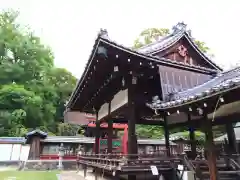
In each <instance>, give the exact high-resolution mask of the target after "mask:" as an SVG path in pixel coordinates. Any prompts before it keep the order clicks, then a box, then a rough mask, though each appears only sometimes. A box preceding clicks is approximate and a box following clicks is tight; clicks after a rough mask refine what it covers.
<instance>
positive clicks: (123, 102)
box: [66, 23, 240, 180]
mask: <svg viewBox="0 0 240 180" xmlns="http://www.w3.org/2000/svg"><path fill="white" fill-rule="evenodd" d="M239 87H240V68H235V69H233V70H230V71H227V72H223V71H222V69H221V68H220V67H219V66H217V65H216V64H215V63H213V62H212V61H211V59H210V58H209V57H208V56H207V55H205V54H204V53H203V52H202V51H201V50H200V49H199V48H198V46H197V45H196V44H195V42H194V39H193V37H192V36H191V33H190V31H189V30H188V29H187V26H186V24H184V23H178V24H177V25H175V26H174V27H173V28H172V32H171V33H170V34H169V35H167V36H166V37H162V38H160V39H159V40H157V41H156V42H154V43H151V44H148V45H146V46H144V47H141V48H140V49H137V50H133V49H130V48H127V47H124V46H123V45H120V44H118V43H116V42H115V41H113V40H111V39H110V38H109V36H108V33H107V31H106V30H101V31H100V33H99V34H98V36H97V39H96V41H95V44H94V46H93V50H92V53H91V54H90V57H89V60H88V62H87V64H86V67H85V70H84V72H83V75H82V77H81V79H80V80H79V82H78V84H77V86H76V88H75V89H74V91H73V93H72V95H71V97H70V100H69V102H68V103H67V106H66V113H68V112H74V111H75V112H76V111H78V112H86V113H92V114H95V115H96V133H95V154H94V155H91V156H89V155H82V156H81V161H80V163H81V164H82V165H83V168H84V169H86V168H87V167H92V168H94V169H95V174H96V178H97V177H98V176H99V174H100V173H101V172H108V173H110V174H112V176H113V177H114V178H116V179H118V178H119V177H120V176H122V175H128V179H129V180H134V179H141V177H139V176H137V175H139V174H141V173H145V174H148V175H149V177H150V178H152V179H154V178H155V179H159V176H160V175H162V176H164V178H165V179H166V180H167V179H169V180H173V179H179V180H180V179H181V178H182V175H181V173H182V172H183V171H192V172H194V174H195V178H196V179H210V180H219V179H239V177H240V176H239V175H240V166H239V163H238V158H237V157H238V155H237V154H238V149H237V148H236V138H235V135H234V133H233V132H234V131H233V123H235V122H237V121H238V119H239V108H238V106H239V98H240V96H238V95H237V94H238V93H240V88H239ZM103 122H106V123H108V137H107V138H108V143H107V144H108V152H107V154H99V138H100V137H99V136H100V135H99V129H100V124H101V123H103ZM114 122H116V123H127V124H128V146H127V150H128V154H127V155H126V156H122V155H121V154H119V155H117V154H113V153H112V136H113V127H112V124H113V123H114ZM136 124H148V125H158V126H159V128H160V127H163V129H164V132H165V133H164V137H165V151H166V153H165V155H161V156H160V155H159V156H155V157H152V156H151V157H150V156H147V154H146V155H144V156H142V155H141V156H140V155H139V154H138V152H137V151H138V149H137V136H136V131H135V128H136ZM215 125H225V126H226V132H227V136H228V146H229V147H230V148H229V149H230V151H228V152H227V153H228V155H226V152H218V151H217V149H216V148H215V146H214V143H213V138H214V136H213V131H212V127H213V126H215ZM176 127H187V128H188V130H189V132H190V140H191V153H192V156H191V157H188V156H186V155H184V154H181V155H176V154H171V152H170V148H169V147H170V145H169V130H170V129H172V128H176ZM195 130H201V131H203V132H205V134H206V143H205V155H202V156H201V158H199V157H198V155H197V153H196V144H195V135H194V131H195ZM159 139H160V137H159ZM179 165H183V167H184V168H183V170H181V171H179V169H178V166H179ZM151 166H152V167H153V166H154V167H156V168H157V169H158V172H159V173H157V174H158V175H159V176H157V175H155V176H153V175H151V174H152V173H151V172H153V171H152V170H151ZM85 172H86V171H85Z"/></svg>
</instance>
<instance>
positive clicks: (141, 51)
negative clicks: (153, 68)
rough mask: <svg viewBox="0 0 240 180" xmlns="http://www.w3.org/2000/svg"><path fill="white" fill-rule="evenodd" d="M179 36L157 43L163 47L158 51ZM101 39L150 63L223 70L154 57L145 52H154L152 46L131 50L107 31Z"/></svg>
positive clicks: (213, 70) (172, 42) (208, 70)
mask: <svg viewBox="0 0 240 180" xmlns="http://www.w3.org/2000/svg"><path fill="white" fill-rule="evenodd" d="M179 34H180V33H179ZM179 34H178V33H177V34H176V35H174V34H172V35H169V36H167V37H166V39H165V38H164V39H165V40H164V44H162V43H161V40H160V42H159V41H158V43H156V46H158V44H160V45H161V46H158V47H159V48H160V47H162V48H161V49H158V51H160V50H164V49H165V48H166V47H169V46H170V45H172V44H174V43H176V42H177V40H178V39H180V38H181V36H180V35H179ZM185 34H186V32H185V33H183V35H185ZM172 36H173V37H172ZM99 39H100V40H102V41H103V42H106V43H108V44H110V45H113V46H115V47H116V48H119V49H122V50H125V51H127V52H129V53H132V54H135V55H137V56H141V57H143V58H145V59H146V60H150V61H153V62H156V63H159V64H166V65H173V66H181V67H185V68H192V69H196V70H203V71H206V72H218V71H220V70H221V68H218V70H216V69H211V68H206V67H202V66H198V65H197V66H196V65H191V64H188V63H184V62H179V61H176V60H172V59H167V58H163V57H158V56H154V55H153V54H152V53H153V52H152V53H150V52H151V51H150V50H146V52H145V50H144V49H145V48H147V49H152V50H154V47H151V46H148V45H147V46H144V47H143V48H141V49H137V50H134V49H132V48H129V47H126V46H124V45H122V44H119V43H118V42H116V41H114V40H113V39H110V38H109V36H108V34H107V32H106V30H104V33H100V35H99ZM153 44H155V43H153ZM150 45H151V44H150ZM153 46H154V45H153ZM211 64H214V63H213V62H212V61H211ZM214 65H215V64H214ZM215 66H216V65H215Z"/></svg>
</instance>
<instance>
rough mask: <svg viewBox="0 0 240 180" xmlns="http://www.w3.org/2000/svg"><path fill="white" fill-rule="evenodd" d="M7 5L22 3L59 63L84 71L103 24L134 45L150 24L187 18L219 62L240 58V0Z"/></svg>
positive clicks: (26, 18) (24, 16)
mask: <svg viewBox="0 0 240 180" xmlns="http://www.w3.org/2000/svg"><path fill="white" fill-rule="evenodd" d="M1 7H2V8H14V9H19V10H20V13H21V14H20V21H21V22H23V23H25V24H29V26H30V27H31V28H32V29H33V30H34V31H35V32H36V34H38V35H39V36H41V37H42V39H43V41H45V42H46V43H47V44H49V45H50V46H51V47H52V49H53V51H54V54H55V57H56V59H55V63H56V65H58V66H61V67H65V68H67V69H68V70H70V71H71V72H72V73H73V74H75V75H76V76H78V77H80V76H81V73H82V72H83V69H84V67H85V63H86V62H87V60H88V57H89V54H90V52H91V48H92V46H93V43H94V40H95V37H96V35H97V33H98V31H99V29H100V28H106V29H107V30H108V32H109V35H110V36H111V37H113V39H115V40H117V41H119V42H120V43H122V44H125V45H127V46H129V45H130V44H131V43H132V42H133V40H134V38H135V37H136V36H137V35H138V34H139V32H140V31H141V30H143V29H145V28H149V27H166V28H171V27H172V26H173V25H175V24H176V23H177V22H179V21H184V22H185V23H187V24H188V28H190V29H191V30H192V34H193V36H194V37H195V38H197V39H199V40H203V41H205V42H206V43H207V45H208V46H209V47H210V48H211V49H212V52H213V53H214V54H215V61H216V62H217V63H219V64H221V65H224V66H225V67H228V66H229V64H230V63H232V64H234V63H236V62H238V61H239V60H240V57H239V55H238V42H239V41H240V33H239V32H240V25H239V22H238V19H237V18H238V17H240V11H239V8H240V2H239V1H238V0H228V1H218V2H216V1H213V0H212V1H211V0H202V1H191V0H182V1H178V0H168V1H159V0H148V1H137V0H131V1H129V0H121V1H120V0H119V1H117V0H115V1H112V0H101V1H99V0H88V1H80V0H67V1H66V0H61V1H57V0H51V1H49V0H48V1H47V0H41V1H39V0H21V1H19V0H8V1H7V0H2V1H1Z"/></svg>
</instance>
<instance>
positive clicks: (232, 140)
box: [226, 122, 238, 154]
mask: <svg viewBox="0 0 240 180" xmlns="http://www.w3.org/2000/svg"><path fill="white" fill-rule="evenodd" d="M226 131H227V137H228V147H229V151H230V152H228V153H232V154H236V153H237V151H238V150H237V140H236V135H235V131H234V127H233V124H232V123H231V122H229V123H227V124H226Z"/></svg>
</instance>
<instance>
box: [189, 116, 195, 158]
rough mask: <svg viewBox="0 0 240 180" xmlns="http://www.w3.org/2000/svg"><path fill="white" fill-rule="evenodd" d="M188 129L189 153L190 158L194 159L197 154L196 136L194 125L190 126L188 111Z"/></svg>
mask: <svg viewBox="0 0 240 180" xmlns="http://www.w3.org/2000/svg"><path fill="white" fill-rule="evenodd" d="M188 123H189V124H188V131H189V136H190V144H191V155H192V158H193V159H195V157H196V156H197V146H196V138H195V127H193V126H191V114H189V113H188Z"/></svg>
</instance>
